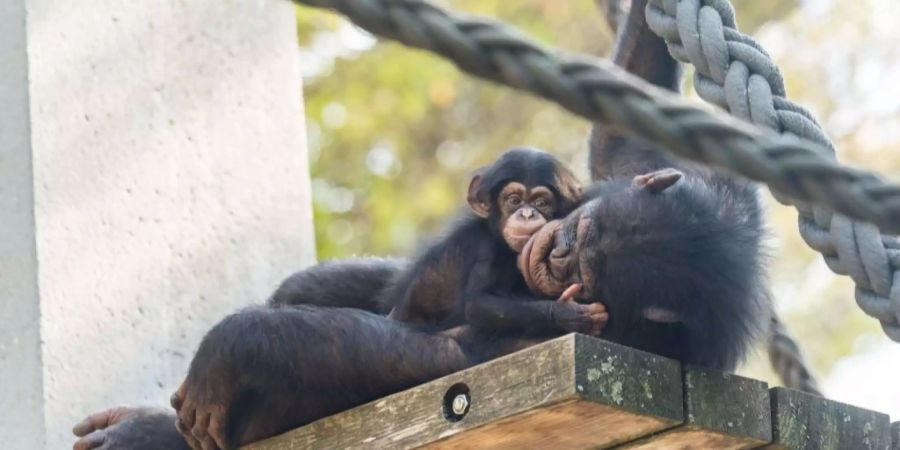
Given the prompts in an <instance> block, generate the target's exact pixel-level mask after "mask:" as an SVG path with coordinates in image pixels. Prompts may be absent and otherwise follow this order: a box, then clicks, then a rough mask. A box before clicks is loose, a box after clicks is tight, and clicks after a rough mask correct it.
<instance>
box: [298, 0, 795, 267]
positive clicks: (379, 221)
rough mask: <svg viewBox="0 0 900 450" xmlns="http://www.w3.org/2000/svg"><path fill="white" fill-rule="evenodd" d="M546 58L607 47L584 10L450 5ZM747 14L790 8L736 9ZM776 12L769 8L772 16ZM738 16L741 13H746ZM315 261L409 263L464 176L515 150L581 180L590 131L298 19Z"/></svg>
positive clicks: (528, 102)
mask: <svg viewBox="0 0 900 450" xmlns="http://www.w3.org/2000/svg"><path fill="white" fill-rule="evenodd" d="M449 3H450V6H452V7H453V8H455V9H457V10H460V11H465V12H468V13H473V14H480V15H489V16H493V17H498V18H501V19H502V20H505V21H507V22H509V23H511V24H513V25H515V26H517V27H519V28H520V29H522V30H524V31H526V32H527V33H529V34H530V35H531V36H533V37H535V38H536V39H538V40H539V41H541V42H542V43H544V44H545V45H547V46H554V47H556V48H560V49H566V50H568V51H574V52H581V53H588V54H594V55H600V56H606V55H608V53H609V51H610V49H611V45H612V41H613V37H612V33H611V32H610V30H609V29H608V28H607V26H606V22H605V20H604V18H603V16H602V12H601V10H600V9H599V8H597V6H596V5H595V4H594V2H592V1H590V0H581V1H571V2H560V1H557V0H530V1H521V2H510V1H502V0H477V1H476V0H457V1H453V2H449ZM742 3H745V4H747V5H753V6H752V7H747V8H749V9H751V10H753V11H757V12H756V13H755V14H747V16H748V17H752V18H753V20H754V21H755V23H753V24H752V25H753V26H755V25H757V24H758V23H759V22H761V21H762V20H764V18H765V17H767V16H765V15H764V14H762V12H763V11H779V12H780V11H783V10H784V8H785V6H784V5H791V4H792V2H783V1H781V2H780V1H763V2H755V3H751V2H749V1H745V2H742ZM773 5H777V8H770V6H773ZM743 8H744V7H742V9H743ZM297 19H298V34H299V37H300V44H301V47H302V48H303V49H304V54H303V56H304V57H305V59H304V63H306V64H308V65H307V66H306V67H308V68H309V67H310V66H312V68H311V69H308V72H307V74H306V78H305V88H304V95H305V104H306V115H307V131H308V135H309V153H310V159H311V163H312V164H311V170H312V175H313V188H314V191H313V192H314V199H315V200H314V201H315V203H314V211H315V225H316V242H317V250H318V255H319V258H320V259H330V258H334V257H341V256H348V255H352V254H379V255H382V254H397V255H404V254H408V253H409V252H410V251H411V250H412V249H413V248H414V246H415V245H416V243H418V242H419V236H421V235H422V234H423V233H434V232H437V231H438V230H439V229H440V226H441V224H442V223H443V222H444V220H445V218H446V217H447V216H448V214H451V213H452V212H453V211H454V210H455V208H457V207H458V205H460V204H461V201H462V199H463V194H464V190H465V186H466V183H467V178H468V175H469V174H470V173H471V171H472V170H474V169H475V168H477V167H478V166H479V165H482V164H486V163H488V162H490V161H491V160H492V159H493V158H494V157H496V156H497V155H498V154H499V153H500V152H501V151H503V150H504V149H506V148H508V147H510V146H514V145H523V144H527V145H533V146H537V147H540V148H544V149H547V150H549V151H552V152H554V153H555V154H558V155H560V157H561V158H563V159H564V160H566V161H568V162H570V163H572V164H573V166H575V168H576V170H577V171H578V172H579V174H580V175H582V176H583V177H585V176H586V169H585V158H586V149H585V136H586V133H587V131H588V124H587V123H586V122H585V121H583V120H581V119H579V118H576V117H574V116H572V115H570V114H568V113H566V112H564V111H562V110H561V109H560V108H558V107H556V106H555V105H552V104H549V103H546V102H544V101H541V100H537V99H535V98H532V97H529V96H526V95H523V94H520V93H517V92H514V91H512V90H510V89H507V88H503V87H498V86H495V85H492V84H489V83H485V82H482V81H479V80H475V79H473V78H470V77H467V76H465V75H463V74H461V73H460V72H459V71H458V70H456V68H455V67H454V66H453V65H452V64H450V63H447V62H446V61H444V60H442V59H439V58H437V57H434V56H431V55H429V54H426V53H424V52H421V51H414V50H410V49H407V48H405V47H403V46H401V45H399V44H394V43H378V44H374V45H373V44H372V43H371V42H368V39H370V38H368V37H366V35H363V33H362V32H360V31H358V30H356V29H355V28H353V27H352V26H350V25H348V24H347V22H345V21H344V20H343V19H342V18H340V17H338V16H336V15H334V14H331V13H328V12H323V11H319V10H313V9H309V8H298V9H297Z"/></svg>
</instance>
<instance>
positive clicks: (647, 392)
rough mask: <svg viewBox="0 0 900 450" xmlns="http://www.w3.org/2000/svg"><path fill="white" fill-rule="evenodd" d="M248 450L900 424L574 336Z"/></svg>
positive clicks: (733, 440) (718, 435) (660, 439)
mask: <svg viewBox="0 0 900 450" xmlns="http://www.w3.org/2000/svg"><path fill="white" fill-rule="evenodd" d="M454 401H455V403H456V404H455V405H454ZM892 436H893V439H894V443H893V447H892ZM244 448H245V449H252V450H288V449H290V450H299V449H345V448H385V449H408V448H427V449H475V448H489V449H595V448H628V449H695V448H696V449H748V448H766V449H842V450H843V449H847V450H868V449H879V450H900V423H895V424H894V426H893V427H892V426H891V424H890V422H889V419H888V416H887V415H885V414H881V413H878V412H875V411H869V410H865V409H862V408H857V407H854V406H850V405H846V404H842V403H837V402H833V401H830V400H825V399H822V398H819V397H815V396H811V395H807V394H803V393H800V392H796V391H792V390H789V389H783V388H774V389H769V388H768V386H767V385H766V383H764V382H761V381H756V380H752V379H748V378H744V377H739V376H736V375H731V374H726V373H722V372H717V371H712V370H706V369H699V368H690V367H687V368H682V367H681V365H680V364H679V363H678V362H677V361H673V360H670V359H666V358H662V357H659V356H656V355H652V354H649V353H645V352H641V351H638V350H634V349H630V348H627V347H623V346H621V345H617V344H613V343H610V342H606V341H603V340H600V339H595V338H591V337H586V336H582V335H574V334H571V335H567V336H564V337H561V338H558V339H554V340H552V341H548V342H545V343H543V344H540V345H536V346H534V347H531V348H529V349H527V350H523V351H521V352H518V353H515V354H512V355H509V356H506V357H504V358H500V359H497V360H495V361H491V362H489V363H486V364H482V365H479V366H476V367H473V368H471V369H468V370H465V371H462V372H459V373H455V374H452V375H449V376H446V377H444V378H440V379H438V380H435V381H432V382H430V383H426V384H424V385H421V386H418V387H415V388H412V389H409V390H407V391H404V392H400V393H397V394H394V395H391V396H388V397H385V398H383V399H380V400H377V401H374V402H372V403H368V404H365V405H362V406H359V407H357V408H354V409H352V410H349V411H345V412H343V413H340V414H336V415H334V416H331V417H327V418H324V419H322V420H319V421H317V422H314V423H312V424H309V425H307V426H304V427H302V428H298V429H296V430H292V431H290V432H288V433H285V434H283V435H281V436H276V437H273V438H271V439H267V440H265V441H262V442H258V443H256V444H253V445H249V446H246V447H244Z"/></svg>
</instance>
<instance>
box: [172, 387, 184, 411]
mask: <svg viewBox="0 0 900 450" xmlns="http://www.w3.org/2000/svg"><path fill="white" fill-rule="evenodd" d="M184 390H185V383H181V386H178V390H177V391H175V392H174V393H173V394H172V396H171V397H169V404H171V405H172V408H174V409H175V411H178V410H179V409H181V405H182V404H183V403H184Z"/></svg>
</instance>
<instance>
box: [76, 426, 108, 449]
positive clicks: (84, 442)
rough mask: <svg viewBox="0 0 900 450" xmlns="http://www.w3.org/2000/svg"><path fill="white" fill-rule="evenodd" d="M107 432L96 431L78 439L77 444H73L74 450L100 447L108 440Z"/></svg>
mask: <svg viewBox="0 0 900 450" xmlns="http://www.w3.org/2000/svg"><path fill="white" fill-rule="evenodd" d="M106 434H107V431H106V430H98V431H94V432H93V433H90V434H88V435H87V436H84V437H82V438H81V439H79V440H77V441H76V442H75V445H73V446H72V450H91V449H95V448H97V447H100V446H101V445H103V443H104V442H106ZM79 436H80V435H79Z"/></svg>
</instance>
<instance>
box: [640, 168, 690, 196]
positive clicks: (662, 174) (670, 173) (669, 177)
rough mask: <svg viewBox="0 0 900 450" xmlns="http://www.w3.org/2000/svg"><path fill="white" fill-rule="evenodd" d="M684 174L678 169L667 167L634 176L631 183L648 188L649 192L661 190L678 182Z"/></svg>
mask: <svg viewBox="0 0 900 450" xmlns="http://www.w3.org/2000/svg"><path fill="white" fill-rule="evenodd" d="M683 176H684V174H683V173H681V172H680V171H678V170H675V169H672V168H668V169H661V170H657V171H655V172H650V173H645V174H643V175H638V176H636V177H634V179H633V180H632V181H631V185H632V186H634V187H638V188H644V189H648V190H650V191H651V192H662V191H664V190H666V189H668V188H670V187H672V185H674V184H675V183H677V182H678V180H680V179H681V177H683Z"/></svg>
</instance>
